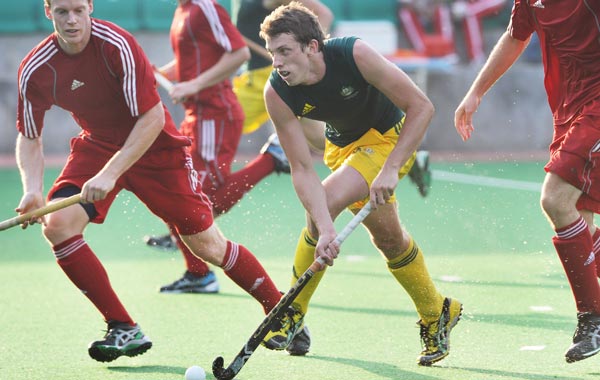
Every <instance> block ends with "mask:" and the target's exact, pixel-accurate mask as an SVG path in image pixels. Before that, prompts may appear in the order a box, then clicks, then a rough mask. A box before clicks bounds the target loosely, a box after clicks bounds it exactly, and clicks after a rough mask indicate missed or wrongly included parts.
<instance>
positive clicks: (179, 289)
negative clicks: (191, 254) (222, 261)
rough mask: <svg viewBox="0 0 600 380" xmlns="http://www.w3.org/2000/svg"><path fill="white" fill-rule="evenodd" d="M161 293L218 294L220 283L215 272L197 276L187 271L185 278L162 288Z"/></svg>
mask: <svg viewBox="0 0 600 380" xmlns="http://www.w3.org/2000/svg"><path fill="white" fill-rule="evenodd" d="M160 292H161V293H218V292H219V282H218V281H217V276H215V273H214V272H213V271H208V273H207V274H206V275H204V276H197V275H195V274H193V273H191V272H189V271H187V270H186V271H185V273H184V274H183V277H181V278H180V279H178V280H176V281H175V282H173V283H171V284H169V285H165V286H163V287H161V288H160Z"/></svg>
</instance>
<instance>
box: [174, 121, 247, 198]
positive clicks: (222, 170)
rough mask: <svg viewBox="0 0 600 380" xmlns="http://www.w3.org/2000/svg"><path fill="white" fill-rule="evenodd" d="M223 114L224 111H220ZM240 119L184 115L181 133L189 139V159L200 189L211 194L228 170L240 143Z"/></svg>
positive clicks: (241, 123) (221, 182) (228, 172)
mask: <svg viewBox="0 0 600 380" xmlns="http://www.w3.org/2000/svg"><path fill="white" fill-rule="evenodd" d="M223 116H226V115H223ZM243 127H244V121H243V119H239V120H232V119H231V118H229V117H214V118H210V119H209V118H201V119H200V118H197V117H196V116H195V115H189V116H187V117H186V118H185V119H184V120H183V122H182V123H181V133H182V134H184V135H185V136H188V137H190V138H191V139H192V148H191V153H192V159H193V161H194V168H195V169H196V171H197V172H198V177H199V178H200V183H201V184H202V189H203V191H204V192H205V193H206V194H207V195H208V196H211V195H212V194H213V193H214V192H215V191H216V190H217V189H218V188H220V187H221V186H222V185H223V183H224V182H225V179H226V178H227V177H228V176H229V175H230V174H231V164H232V163H233V160H234V158H235V155H236V153H237V150H238V146H239V144H240V139H241V137H242V129H243Z"/></svg>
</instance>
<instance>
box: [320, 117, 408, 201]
mask: <svg viewBox="0 0 600 380" xmlns="http://www.w3.org/2000/svg"><path fill="white" fill-rule="evenodd" d="M401 128H402V122H400V123H398V125H397V127H394V128H390V129H389V130H388V131H387V132H386V133H385V134H383V135H382V134H381V133H380V132H379V131H377V130H376V129H370V130H369V131H368V132H367V133H365V134H364V135H363V136H362V137H361V138H360V139H358V140H357V141H355V142H353V143H352V144H350V145H347V146H345V147H343V148H340V147H338V146H336V145H334V144H332V143H330V142H329V141H326V142H325V154H324V157H323V161H324V162H325V165H327V167H329V169H331V171H335V170H337V169H338V168H339V167H340V166H342V165H348V166H350V167H352V168H354V169H356V170H357V171H358V172H359V173H360V174H361V175H362V176H363V178H364V179H365V180H366V181H367V184H368V185H369V188H370V187H371V184H372V183H373V180H374V179H375V177H376V176H377V174H379V172H380V171H381V168H382V167H383V164H384V163H385V160H387V158H388V156H389V154H390V152H391V151H392V149H394V147H395V146H396V142H397V141H398V133H399V132H400V129H401ZM415 158H416V152H413V154H412V156H411V157H410V158H409V159H408V161H407V162H406V164H404V166H402V167H401V168H400V170H399V171H398V178H402V177H404V176H405V175H406V174H407V173H408V172H409V171H410V168H411V167H412V166H413V163H414V162H415ZM368 201H369V197H367V198H365V199H363V200H362V201H358V202H356V203H354V204H352V205H350V206H348V209H350V210H358V209H360V208H362V207H363V206H364V205H365V204H366V203H367V202H368ZM395 201H396V196H395V195H392V197H390V200H389V202H388V203H393V202H395Z"/></svg>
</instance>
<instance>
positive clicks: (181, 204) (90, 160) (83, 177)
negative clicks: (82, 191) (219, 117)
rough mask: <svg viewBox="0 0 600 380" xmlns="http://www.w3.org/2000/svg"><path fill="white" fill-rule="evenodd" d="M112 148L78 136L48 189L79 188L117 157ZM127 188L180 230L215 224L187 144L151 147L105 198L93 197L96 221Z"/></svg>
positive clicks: (197, 229) (187, 231) (194, 230)
mask: <svg viewBox="0 0 600 380" xmlns="http://www.w3.org/2000/svg"><path fill="white" fill-rule="evenodd" d="M114 153H115V150H114V148H113V147H109V146H106V145H105V144H100V143H97V142H95V141H94V142H92V141H90V139H89V138H81V137H76V138H74V139H72V140H71V153H70V154H69V158H68V160H67V163H66V165H65V167H64V168H63V170H62V172H61V174H60V175H59V177H58V178H57V179H56V181H55V182H54V185H53V186H52V188H51V189H50V191H49V193H48V198H49V199H50V198H51V197H52V194H53V193H54V192H55V191H56V190H58V189H60V188H62V187H65V186H69V185H75V186H77V187H79V188H82V187H83V184H84V183H85V182H86V181H87V180H89V179H90V178H92V177H93V176H95V175H96V174H97V173H98V172H99V171H100V169H102V168H103V167H104V165H105V164H106V162H108V160H109V159H110V158H111V157H112V156H113V154H114ZM122 189H126V190H129V191H131V192H132V193H134V194H135V195H136V196H137V197H138V198H139V199H140V200H141V201H142V202H143V203H144V204H145V205H146V206H147V207H148V208H149V209H150V211H152V212H153V213H154V214H156V215H157V216H159V217H160V218H161V219H163V220H164V221H165V222H166V223H169V224H173V225H174V226H175V227H176V228H177V231H179V233H180V234H181V235H193V234H196V233H198V232H201V231H204V230H206V229H207V228H209V227H210V226H211V225H212V223H213V216H212V205H211V203H210V201H209V200H208V197H207V196H206V195H205V194H204V193H202V186H201V185H200V183H199V181H198V177H197V175H196V171H195V170H194V168H193V166H192V160H191V157H190V155H189V154H188V153H187V149H186V148H175V149H165V150H159V151H156V152H146V154H144V155H143V156H142V157H141V158H140V159H139V160H138V161H137V162H136V163H135V164H134V165H133V166H132V167H131V168H130V169H129V170H127V171H126V172H125V173H124V174H123V175H122V176H121V177H120V178H119V179H118V180H117V183H116V185H115V188H114V189H113V190H112V191H111V192H110V193H109V194H108V196H107V197H106V198H105V199H104V200H101V201H98V202H94V207H95V208H96V211H97V215H96V217H94V218H93V219H92V220H91V222H93V223H102V222H104V219H105V218H106V215H107V213H108V209H109V208H110V205H111V204H112V203H113V201H114V200H115V197H116V196H117V194H118V193H119V191H121V190H122Z"/></svg>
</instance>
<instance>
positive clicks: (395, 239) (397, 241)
mask: <svg viewBox="0 0 600 380" xmlns="http://www.w3.org/2000/svg"><path fill="white" fill-rule="evenodd" d="M407 243H408V242H405V241H404V239H403V237H402V234H400V235H392V234H390V235H385V236H379V237H373V244H374V245H375V247H377V249H378V250H379V251H380V252H382V253H383V254H384V256H385V257H387V258H393V257H396V256H398V255H399V254H401V253H402V252H404V250H405V249H406V247H404V246H405V245H408V244H407Z"/></svg>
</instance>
